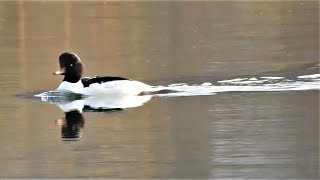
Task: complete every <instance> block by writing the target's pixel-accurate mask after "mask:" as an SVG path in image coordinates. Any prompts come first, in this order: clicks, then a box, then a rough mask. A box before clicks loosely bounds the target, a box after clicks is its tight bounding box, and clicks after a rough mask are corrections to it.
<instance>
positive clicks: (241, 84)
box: [155, 74, 320, 97]
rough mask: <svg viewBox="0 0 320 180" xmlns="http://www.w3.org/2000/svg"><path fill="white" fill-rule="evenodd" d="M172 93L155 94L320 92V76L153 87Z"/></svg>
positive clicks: (252, 78) (168, 95) (272, 77)
mask: <svg viewBox="0 0 320 180" xmlns="http://www.w3.org/2000/svg"><path fill="white" fill-rule="evenodd" d="M155 89H157V90H160V91H161V90H168V91H171V92H172V93H167V94H157V96H160V97H172V96H198V95H214V94H216V93H222V92H259V91H302V90H320V74H310V75H301V76H297V77H296V78H292V79H289V78H285V77H280V76H262V77H246V78H234V79H227V80H221V81H217V82H215V83H209V82H208V83H203V84H194V85H188V84H186V83H180V84H171V85H168V86H158V87H155Z"/></svg>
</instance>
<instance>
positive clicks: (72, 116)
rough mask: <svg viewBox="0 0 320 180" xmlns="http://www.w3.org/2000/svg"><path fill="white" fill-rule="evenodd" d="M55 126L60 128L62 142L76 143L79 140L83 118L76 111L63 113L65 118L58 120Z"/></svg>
mask: <svg viewBox="0 0 320 180" xmlns="http://www.w3.org/2000/svg"><path fill="white" fill-rule="evenodd" d="M57 124H59V125H60V126H61V138H62V140H68V141H70V140H71V141H76V140H79V138H81V130H82V128H83V126H84V117H83V115H82V113H81V112H79V111H77V110H74V111H69V112H65V117H63V118H60V119H58V120H57Z"/></svg>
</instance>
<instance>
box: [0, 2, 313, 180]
mask: <svg viewBox="0 0 320 180" xmlns="http://www.w3.org/2000/svg"><path fill="white" fill-rule="evenodd" d="M318 14H319V3H318V2H316V1H315V2H304V1H301V2H264V3H261V2H260V3H258V2H242V3H231V2H180V3H169V2H153V3H141V2H140V3H124V2H123V3H114V2H91V3H90V2H67V1H66V2H23V1H16V2H0V77H1V78H0V79H1V80H0V89H1V94H0V98H1V101H0V143H1V148H0V154H1V155H0V162H1V163H0V177H2V178H3V177H20V178H21V177H25V178H26V177H28V178H40V177H56V178H57V177H65V178H70V177H83V178H90V177H103V178H127V177H131V178H233V177H234V178H273V179H279V178H287V179H292V178H301V179H317V178H318V177H319V173H318V170H319V162H318V161H319V91H318V90H306V91H280V92H241V93H240V92H230V93H218V94H216V95H211V96H189V97H172V98H161V97H156V98H153V99H152V100H150V101H149V102H148V103H146V104H145V105H143V106H140V107H137V108H132V109H128V110H125V111H117V112H111V113H96V112H84V113H83V116H84V118H85V124H84V128H83V130H82V137H81V138H80V139H79V140H78V141H62V140H61V127H60V126H59V125H56V124H55V120H56V119H59V118H61V117H63V116H64V114H63V112H62V111H61V110H60V109H59V108H58V107H57V106H55V105H53V104H49V103H45V102H42V101H40V100H39V99H33V98H21V97H17V96H16V95H17V94H18V95H19V94H26V93H27V94H30V95H33V94H36V93H37V92H42V91H47V90H52V89H55V88H56V87H57V86H58V84H59V83H60V81H61V78H60V77H53V76H52V75H51V73H52V72H53V71H55V70H56V68H57V67H58V62H57V57H58V56H59V54H61V53H62V52H64V51H73V52H76V53H77V54H79V56H80V57H81V58H82V60H83V62H84V63H85V67H86V72H85V74H86V75H88V76H90V75H114V76H123V77H129V78H132V79H137V80H141V81H144V82H147V83H150V84H154V85H168V84H172V83H177V82H183V83H203V82H212V81H216V80H224V79H229V78H233V77H240V76H247V75H248V76H251V75H257V74H275V75H277V74H281V75H284V74H285V75H289V76H294V77H296V76H297V75H301V74H315V73H318V69H316V68H310V67H312V66H313V65H314V64H317V63H318V60H319V52H318V50H319V43H318V40H319V16H318ZM271 72H272V73H271Z"/></svg>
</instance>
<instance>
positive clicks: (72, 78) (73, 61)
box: [53, 52, 83, 83]
mask: <svg viewBox="0 0 320 180" xmlns="http://www.w3.org/2000/svg"><path fill="white" fill-rule="evenodd" d="M59 65H60V70H59V71H56V72H54V73H53V74H54V75H64V79H63V81H67V82H71V83H76V82H78V81H79V80H80V79H81V77H82V74H83V65H82V62H81V59H80V58H79V56H77V55H76V54H74V53H68V52H65V53H63V54H61V55H60V56H59Z"/></svg>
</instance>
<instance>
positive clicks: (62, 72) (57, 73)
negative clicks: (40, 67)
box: [53, 68, 66, 75]
mask: <svg viewBox="0 0 320 180" xmlns="http://www.w3.org/2000/svg"><path fill="white" fill-rule="evenodd" d="M65 72H66V71H65V69H63V68H61V69H60V70H59V71H56V72H54V73H53V75H64V73H65Z"/></svg>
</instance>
